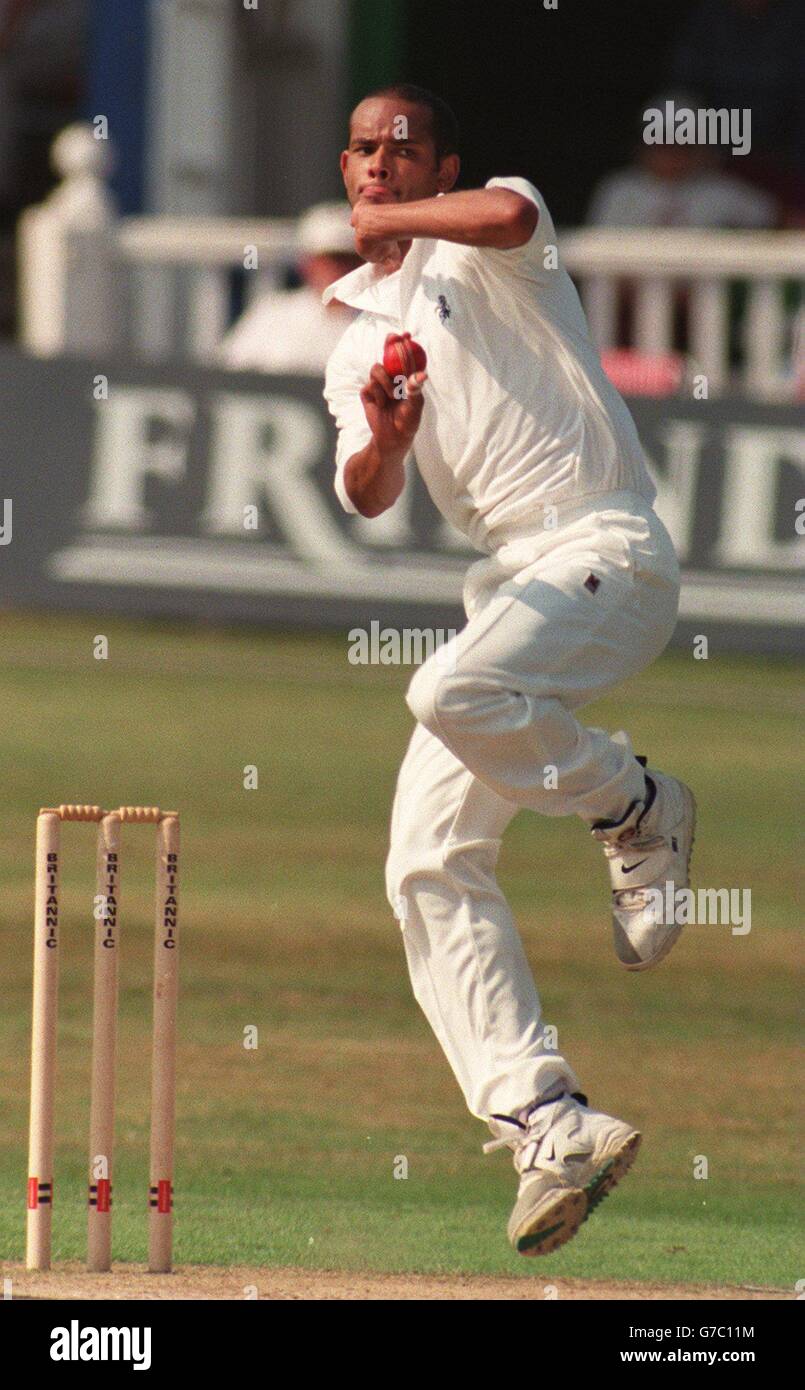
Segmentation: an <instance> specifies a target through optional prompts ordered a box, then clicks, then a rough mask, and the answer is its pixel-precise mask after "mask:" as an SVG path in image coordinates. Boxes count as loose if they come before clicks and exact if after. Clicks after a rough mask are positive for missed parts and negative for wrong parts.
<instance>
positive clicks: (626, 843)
mask: <svg viewBox="0 0 805 1390" xmlns="http://www.w3.org/2000/svg"><path fill="white" fill-rule="evenodd" d="M592 833H593V835H594V837H595V839H596V840H600V841H601V842H602V843H603V846H604V854H605V855H606V857H607V859H616V858H617V857H618V856H619V855H621V854H623V851H624V850H625V849H628V850H644V849H659V848H660V846H661V845H664V844H665V843H666V839H665V836H664V835H658V834H656V833H655V834H654V835H641V834H640V831H639V830H638V829H637V827H636V826H632V827H631V828H630V829H629V830H624V831H623V834H621V835H618V836H616V837H614V838H613V836H612V832H611V831H607V830H594V831H593V832H592Z"/></svg>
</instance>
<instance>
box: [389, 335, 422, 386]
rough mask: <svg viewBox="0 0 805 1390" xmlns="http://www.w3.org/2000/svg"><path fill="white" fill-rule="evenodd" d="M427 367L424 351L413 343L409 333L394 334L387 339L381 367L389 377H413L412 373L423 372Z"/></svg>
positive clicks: (417, 344)
mask: <svg viewBox="0 0 805 1390" xmlns="http://www.w3.org/2000/svg"><path fill="white" fill-rule="evenodd" d="M427 365H428V359H427V357H426V355H425V349H424V348H423V347H420V345H419V343H415V342H414V340H413V338H412V337H411V334H410V333H395V334H394V335H393V336H392V337H390V338H389V340H388V342H387V343H386V346H385V349H384V352H383V366H384V367H385V369H386V371H387V372H388V374H389V376H390V377H395V376H404V377H409V376H413V374H414V372H424V370H425V368H426V366H427Z"/></svg>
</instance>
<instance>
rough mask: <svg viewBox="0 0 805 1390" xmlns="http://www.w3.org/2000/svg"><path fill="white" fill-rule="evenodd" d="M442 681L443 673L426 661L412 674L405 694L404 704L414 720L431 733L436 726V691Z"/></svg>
mask: <svg viewBox="0 0 805 1390" xmlns="http://www.w3.org/2000/svg"><path fill="white" fill-rule="evenodd" d="M443 679H444V672H443V671H440V670H439V669H438V668H437V667H436V666H434V665H433V664H432V663H431V662H430V661H426V662H424V663H423V665H422V666H420V667H419V670H418V671H415V672H414V675H413V678H412V679H411V681H410V682H409V685H408V689H407V691H406V692H405V702H406V704H407V705H408V708H409V709H410V711H411V713H412V714H413V716H414V718H415V719H416V720H418V721H419V723H420V724H424V725H425V728H426V729H430V731H431V733H433V731H434V725H435V724H436V705H437V691H438V688H439V685H440V683H441V681H442V680H443Z"/></svg>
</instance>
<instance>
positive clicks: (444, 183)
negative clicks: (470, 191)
mask: <svg viewBox="0 0 805 1390" xmlns="http://www.w3.org/2000/svg"><path fill="white" fill-rule="evenodd" d="M460 173H461V160H460V159H459V157H458V155H457V154H446V155H445V157H444V159H443V160H442V161H441V163H440V165H439V173H438V177H437V182H438V187H439V192H440V193H449V192H450V189H451V188H452V187H453V185H454V184H455V183H456V181H457V179H458V176H459V174H460Z"/></svg>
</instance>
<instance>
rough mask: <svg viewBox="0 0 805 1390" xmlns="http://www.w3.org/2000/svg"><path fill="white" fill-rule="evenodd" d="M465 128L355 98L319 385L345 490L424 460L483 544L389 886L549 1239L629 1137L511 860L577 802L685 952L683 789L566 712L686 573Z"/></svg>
mask: <svg viewBox="0 0 805 1390" xmlns="http://www.w3.org/2000/svg"><path fill="white" fill-rule="evenodd" d="M457 146H458V133H457V126H456V120H455V117H454V115H453V113H452V111H451V110H450V108H449V107H448V106H447V105H446V103H444V102H443V101H442V100H441V99H440V98H438V97H437V96H435V95H433V94H432V93H430V92H428V91H425V90H424V89H422V88H419V87H414V86H412V85H409V84H404V85H402V86H395V87H390V88H387V89H383V90H382V91H378V92H374V93H372V94H371V95H370V96H368V97H366V98H365V99H364V100H363V101H361V102H360V104H359V105H358V106H357V107H356V108H355V110H354V111H353V113H352V117H351V121H350V129H349V144H348V148H347V149H346V150H344V152H343V153H342V155H341V169H342V173H343V177H344V183H345V185H346V190H347V196H348V198H349V202H350V205H351V207H352V209H353V212H352V226H353V229H354V234H355V245H356V248H357V250H358V252H359V253H360V255H361V256H362V257H363V259H364V261H365V262H366V264H365V265H362V266H360V267H359V268H358V269H357V270H354V271H352V272H350V274H348V275H346V276H344V277H343V278H342V279H340V280H338V281H336V282H335V283H334V284H332V285H331V286H329V288H328V289H327V290H326V291H325V292H324V295H323V299H324V302H325V303H327V302H328V301H329V299H330V298H332V297H334V296H335V297H337V298H338V299H339V300H340V301H341V302H342V303H344V304H348V305H352V306H353V307H354V308H355V309H358V310H360V311H361V312H360V314H359V315H358V317H357V318H355V319H354V321H353V322H352V323H351V324H350V325H349V327H348V328H347V329H346V331H345V333H344V335H343V337H342V338H341V339H340V341H339V343H338V344H337V346H336V347H335V349H334V351H333V353H332V355H331V357H330V359H329V362H328V366H327V377H326V385H325V392H324V394H325V398H326V400H327V403H328V406H329V408H330V411H331V412H332V414H333V416H334V417H335V420H336V423H337V426H338V446H337V452H336V476H335V488H336V492H337V495H338V497H339V499H340V501H341V504H342V505H343V507H344V508H345V509H346V510H347V511H348V512H359V513H360V514H361V515H362V516H364V517H376V516H379V515H380V513H382V512H384V511H385V510H386V509H387V508H389V507H391V506H392V505H393V504H394V502H395V501H396V500H397V498H398V497H399V495H400V493H401V492H402V489H403V486H404V483H405V461H406V459H407V457H408V455H409V453H411V451H413V454H414V456H415V459H416V464H417V466H418V468H419V471H420V473H421V475H422V477H423V479H424V481H425V483H426V485H427V488H428V491H429V493H430V496H431V497H432V499H433V501H434V503H435V505H436V506H437V507H438V509H439V511H440V512H441V513H442V515H443V516H444V517H446V518H447V520H448V521H449V522H451V523H452V525H453V526H455V527H457V528H458V530H459V531H461V532H463V534H464V535H465V536H466V537H467V538H468V540H469V542H470V543H471V544H472V546H473V547H474V548H475V549H477V550H478V551H479V552H480V553H481V555H482V557H483V558H481V559H479V560H478V561H477V562H476V563H475V564H473V565H472V566H471V567H470V569H469V571H468V574H467V577H466V581H465V585H464V595H463V598H464V607H465V609H466V614H467V623H466V626H465V627H464V628H463V629H462V631H461V632H459V633H458V634H457V635H456V636H455V637H454V638H452V641H451V644H448V645H451V646H452V650H451V651H450V652H449V653H447V652H446V650H445V648H444V647H443V648H441V650H440V651H439V652H438V653H436V654H435V655H434V656H431V657H430V659H429V660H427V661H426V662H425V663H424V664H423V665H422V666H420V667H419V668H418V670H417V671H416V673H415V675H414V677H413V679H412V681H411V682H410V685H409V687H408V692H407V697H406V698H407V702H408V705H409V707H410V709H411V711H412V713H413V714H414V715H415V717H416V719H417V725H416V728H415V730H414V733H413V736H412V738H411V742H410V745H409V747H408V750H407V753H406V755H405V759H404V761H403V764H402V768H401V770H400V774H399V781H398V785H397V791H396V796H395V800H394V806H393V810H392V818H391V844H390V850H389V856H388V861H387V865H386V889H387V893H388V897H389V901H390V903H391V905H392V907H393V908H394V910H395V912H396V915H397V916H398V918H399V920H400V925H401V927H402V938H403V941H404V943H405V952H406V957H407V961H408V967H409V970H410V975H411V982H412V985H413V990H414V994H415V996H416V999H417V1000H418V1002H419V1004H420V1005H421V1007H422V1009H423V1010H424V1012H425V1015H426V1017H427V1018H428V1020H429V1022H430V1024H431V1027H432V1028H433V1031H434V1033H435V1034H436V1037H437V1039H438V1041H439V1042H440V1044H441V1046H442V1048H443V1049H444V1052H445V1054H446V1056H447V1059H448V1061H449V1063H450V1066H451V1067H452V1069H453V1072H454V1074H455V1076H456V1079H457V1081H458V1084H459V1086H460V1087H461V1089H462V1091H463V1093H464V1096H465V1099H466V1102H467V1105H468V1107H469V1109H470V1111H471V1112H472V1113H473V1114H474V1115H476V1116H478V1117H479V1118H480V1119H483V1120H485V1121H486V1122H487V1123H488V1125H489V1128H490V1130H491V1132H492V1134H493V1136H494V1138H493V1139H492V1141H491V1142H490V1143H487V1144H486V1145H485V1146H484V1147H485V1150H486V1151H491V1150H493V1149H497V1148H500V1147H504V1146H508V1147H509V1148H511V1149H512V1150H513V1152H514V1166H515V1169H516V1171H517V1173H518V1176H519V1190H518V1193H517V1199H516V1203H515V1206H514V1210H513V1212H512V1215H511V1219H510V1221H509V1239H510V1240H511V1243H512V1245H513V1246H514V1247H515V1249H516V1250H519V1251H520V1252H521V1253H522V1254H524V1255H542V1254H547V1253H548V1252H550V1251H552V1250H555V1249H556V1248H557V1246H560V1245H562V1244H564V1243H565V1241H568V1240H570V1239H571V1237H572V1236H574V1235H575V1233H576V1232H577V1230H578V1229H579V1227H580V1225H581V1223H582V1222H583V1221H584V1220H585V1219H586V1217H587V1216H588V1215H589V1213H590V1212H591V1211H592V1210H593V1209H594V1208H595V1207H596V1205H597V1204H598V1203H599V1202H600V1201H601V1199H602V1197H604V1196H605V1195H606V1194H607V1193H608V1192H609V1191H610V1190H611V1189H612V1188H613V1187H614V1186H615V1184H616V1183H617V1182H618V1181H619V1180H620V1178H621V1177H623V1175H624V1174H625V1173H626V1171H627V1170H628V1168H629V1167H630V1165H631V1163H632V1162H633V1160H634V1158H635V1156H636V1154H637V1150H638V1147H639V1144H640V1139H641V1136H640V1134H639V1133H638V1131H637V1130H635V1129H634V1128H633V1127H632V1126H631V1125H629V1124H627V1123H625V1122H624V1121H622V1120H618V1119H614V1118H613V1117H612V1116H611V1115H606V1114H603V1113H601V1112H600V1111H597V1110H594V1109H592V1108H590V1106H589V1105H588V1102H587V1097H586V1096H585V1095H584V1094H583V1092H582V1082H581V1081H580V1079H579V1078H578V1077H577V1075H576V1073H575V1072H574V1071H573V1069H572V1067H571V1065H570V1063H569V1062H568V1061H567V1060H566V1058H565V1057H564V1056H563V1055H562V1053H561V1051H555V1050H554V1051H552V1050H550V1049H549V1047H548V1046H546V1043H545V1039H544V1036H543V1033H544V1030H543V1024H542V1021H541V1015H540V1001H539V998H538V995H537V991H536V987H535V984H534V980H533V978H532V975H531V971H530V969H529V967H528V964H527V961H526V957H525V953H524V951H523V947H522V943H521V941H520V937H519V935H518V933H517V930H516V928H515V926H514V923H513V920H512V915H511V911H510V909H509V906H508V904H507V902H506V900H505V898H504V896H503V894H502V892H501V890H500V887H499V886H498V883H497V880H496V877H495V867H496V862H497V858H498V853H499V849H500V844H501V838H502V836H503V833H504V831H505V829H506V826H507V825H508V824H509V822H510V820H511V819H512V818H513V817H514V816H515V815H516V814H517V812H518V811H519V810H520V809H522V808H523V807H526V808H528V810H530V811H536V812H537V813H538V814H539V815H542V816H571V815H575V816H580V817H581V819H582V820H583V821H584V822H585V824H586V825H587V826H588V827H589V829H590V831H591V833H592V835H593V836H594V838H595V839H596V840H597V841H598V842H599V843H600V845H601V847H602V849H603V852H604V854H605V855H606V858H607V864H608V868H609V873H610V877H611V884H612V922H613V928H614V942H615V953H616V955H617V957H618V960H619V961H620V963H621V965H623V966H625V967H626V969H627V970H633V971H639V970H647V969H648V968H649V967H651V966H654V965H656V964H657V963H658V962H659V961H661V960H662V959H663V957H665V956H666V955H667V954H668V952H669V951H670V950H671V948H672V946H673V945H674V943H675V941H676V940H677V937H678V936H679V934H680V932H681V929H682V928H681V926H679V925H678V924H676V923H675V922H666V921H664V920H663V913H662V911H661V910H659V909H658V907H657V901H658V898H659V896H660V894H662V896H663V898H664V897H665V893H666V885H667V884H668V883H670V884H672V885H673V887H674V890H676V889H677V888H682V887H685V886H687V884H688V882H689V877H688V876H689V867H690V854H691V846H692V842H693V830H694V817H695V803H694V799H693V795H692V793H691V792H690V790H689V788H688V787H686V786H685V785H684V784H683V783H682V782H680V781H678V780H677V779H676V778H674V777H671V776H669V775H668V774H667V773H665V772H660V771H657V770H656V769H655V768H654V767H651V766H646V762H645V759H643V758H640V757H637V756H636V755H635V753H634V751H633V749H632V745H631V742H630V740H629V738H628V736H627V734H625V733H615V734H611V735H610V734H608V733H606V732H604V730H602V729H596V728H586V727H585V726H584V725H583V724H581V723H579V721H578V718H577V713H578V711H579V710H580V709H581V707H582V706H583V705H584V704H585V703H587V702H590V701H593V700H596V699H598V697H599V696H601V695H604V694H605V693H606V692H607V691H610V690H611V689H612V688H613V687H614V686H616V685H618V684H619V682H621V681H623V680H624V679H626V678H627V677H628V676H631V675H634V674H635V673H636V672H638V671H641V670H642V669H643V668H644V667H645V666H647V665H648V664H649V662H651V661H653V660H654V658H655V657H657V656H658V655H659V654H660V652H662V650H663V649H664V647H665V646H666V644H667V642H668V640H669V638H670V636H671V634H672V632H673V630H674V625H675V622H676V616H677V606H678V599H679V567H678V564H677V559H676V556H675V554H674V549H673V545H672V543H671V540H670V538H669V536H668V533H667V532H666V530H665V528H664V527H663V525H662V523H661V522H660V521H659V519H658V517H657V516H656V514H655V513H654V511H653V509H652V502H653V500H654V496H655V490H654V487H653V485H652V482H651V479H650V477H649V475H648V472H647V470H646V466H645V462H644V456H643V451H642V448H641V445H640V442H639V440H638V436H637V432H636V429H635V426H634V423H633V421H632V418H631V415H630V414H629V411H628V409H627V407H626V405H625V404H624V402H623V401H622V399H621V397H620V396H619V395H618V393H617V391H616V390H615V389H614V387H613V386H612V385H611V383H610V382H609V380H608V379H607V377H606V376H605V374H604V372H603V370H602V368H601V364H600V360H599V356H598V352H597V351H596V349H595V347H594V345H593V343H592V341H591V338H590V333H589V329H588V326H587V322H586V319H585V317H584V313H583V311H582V309H581V305H580V302H579V298H578V295H577V293H576V290H575V288H574V286H573V284H572V282H571V280H570V278H569V276H568V275H567V273H566V271H565V270H564V269H563V268H562V265H561V261H560V260H557V254H556V236H555V232H554V227H553V224H552V222H551V218H550V215H549V213H548V211H547V208H546V206H545V203H544V201H543V199H542V197H541V195H540V194H539V193H538V192H537V190H536V188H534V186H533V185H532V184H531V183H529V182H528V181H527V180H526V179H524V178H519V177H505V178H492V179H490V180H489V182H488V183H487V184H486V186H485V187H484V188H480V189H472V190H467V191H458V192H453V191H451V190H452V189H453V187H454V185H455V183H456V180H457V178H458V175H459V168H460V160H459V155H458V149H457ZM403 332H409V333H411V335H412V337H413V340H414V341H415V342H416V343H419V344H420V345H421V347H422V348H424V350H425V353H426V354H427V369H426V371H415V372H412V373H411V374H410V376H409V377H408V379H407V382H406V383H405V384H404V386H402V389H398V388H400V383H396V382H395V381H393V380H392V378H391V377H390V376H389V374H388V373H387V372H386V370H385V369H384V367H383V365H382V362H383V356H384V348H385V346H386V341H387V338H388V337H389V335H390V334H394V335H400V334H402V333H403ZM448 656H449V660H448V659H447V658H448ZM437 658H438V659H437ZM658 890H659V891H658Z"/></svg>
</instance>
